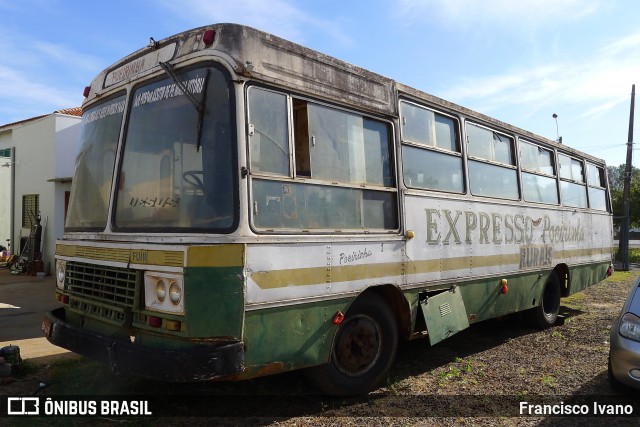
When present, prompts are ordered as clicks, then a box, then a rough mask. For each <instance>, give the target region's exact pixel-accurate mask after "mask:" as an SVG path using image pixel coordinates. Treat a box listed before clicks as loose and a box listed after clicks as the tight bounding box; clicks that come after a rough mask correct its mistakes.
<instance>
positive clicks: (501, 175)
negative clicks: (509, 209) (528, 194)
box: [466, 123, 519, 200]
mask: <svg viewBox="0 0 640 427" xmlns="http://www.w3.org/2000/svg"><path fill="white" fill-rule="evenodd" d="M466 129H467V142H468V144H467V146H468V151H467V154H468V155H469V185H470V188H471V194H473V195H475V196H486V197H498V198H503V199H511V200H517V199H518V198H519V191H518V173H517V170H516V166H515V165H516V163H515V159H514V155H513V153H514V151H515V150H514V146H513V138H511V137H509V136H507V135H504V134H501V133H498V132H495V131H493V130H491V129H487V128H484V127H481V126H478V125H475V124H473V123H467V126H466Z"/></svg>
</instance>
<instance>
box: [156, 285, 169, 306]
mask: <svg viewBox="0 0 640 427" xmlns="http://www.w3.org/2000/svg"><path fill="white" fill-rule="evenodd" d="M166 297H167V287H166V286H165V285H164V282H163V281H162V280H158V283H156V298H158V301H160V302H162V301H164V299H165V298H166Z"/></svg>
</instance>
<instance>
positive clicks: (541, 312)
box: [525, 265, 568, 329]
mask: <svg viewBox="0 0 640 427" xmlns="http://www.w3.org/2000/svg"><path fill="white" fill-rule="evenodd" d="M566 279H568V269H566V266H565V268H562V266H561V265H559V266H557V267H556V268H555V269H554V270H553V271H552V272H551V273H550V274H549V276H548V277H547V280H546V282H545V284H544V286H543V288H542V293H541V294H540V299H539V301H538V302H537V305H536V306H535V307H533V308H531V309H529V310H527V311H526V313H525V314H526V317H527V321H528V322H529V324H530V325H531V326H533V327H534V328H537V329H547V328H549V327H551V326H553V325H554V324H555V323H556V320H557V319H558V314H559V312H560V298H561V297H562V296H563V295H564V294H565V292H568V289H566V288H567V286H566V283H568V280H566Z"/></svg>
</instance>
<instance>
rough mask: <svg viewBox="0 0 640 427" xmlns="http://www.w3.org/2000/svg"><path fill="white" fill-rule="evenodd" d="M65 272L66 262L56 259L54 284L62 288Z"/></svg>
mask: <svg viewBox="0 0 640 427" xmlns="http://www.w3.org/2000/svg"><path fill="white" fill-rule="evenodd" d="M66 273H67V262H66V261H61V260H56V286H57V287H58V289H60V290H64V277H65V275H66Z"/></svg>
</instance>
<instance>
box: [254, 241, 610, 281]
mask: <svg viewBox="0 0 640 427" xmlns="http://www.w3.org/2000/svg"><path fill="white" fill-rule="evenodd" d="M558 254H559V256H556V260H558V261H557V262H560V261H561V260H562V259H566V258H570V257H584V256H595V255H604V254H610V251H609V250H607V249H575V250H567V251H559V252H558ZM519 263H520V254H501V255H487V256H472V257H456V258H444V259H431V260H420V261H407V262H404V263H403V262H390V263H380V264H363V265H349V266H339V267H310V268H297V269H289V270H273V271H258V272H253V273H251V278H252V279H253V281H255V282H256V284H257V285H258V286H259V287H260V288H261V289H275V288H283V287H287V286H307V285H314V284H319V283H329V282H331V283H339V282H348V281H351V280H362V279H380V278H382V277H394V276H396V277H397V276H402V275H403V274H407V275H412V274H424V273H435V272H438V271H443V272H446V271H454V270H464V269H470V268H485V267H497V266H501V265H513V264H519Z"/></svg>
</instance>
